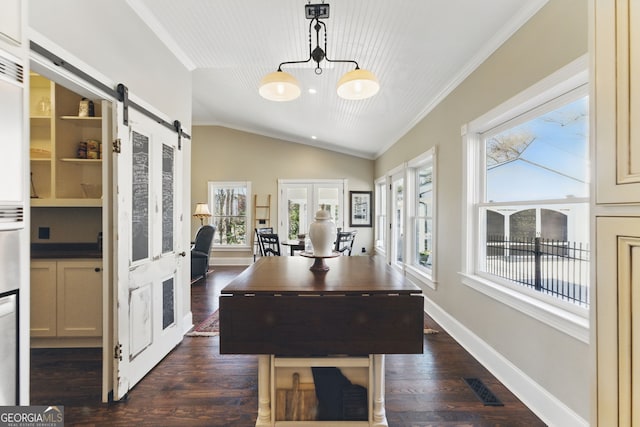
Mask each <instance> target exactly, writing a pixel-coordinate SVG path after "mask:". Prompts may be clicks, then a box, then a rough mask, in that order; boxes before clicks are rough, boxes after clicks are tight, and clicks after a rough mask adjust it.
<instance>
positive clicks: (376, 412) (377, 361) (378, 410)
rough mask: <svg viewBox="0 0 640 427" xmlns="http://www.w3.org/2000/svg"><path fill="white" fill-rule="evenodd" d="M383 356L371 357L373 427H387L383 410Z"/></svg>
mask: <svg viewBox="0 0 640 427" xmlns="http://www.w3.org/2000/svg"><path fill="white" fill-rule="evenodd" d="M384 387H385V384H384V354H374V355H373V420H372V421H373V422H372V423H371V425H372V426H373V427H388V426H389V424H388V423H387V413H386V411H385V408H384Z"/></svg>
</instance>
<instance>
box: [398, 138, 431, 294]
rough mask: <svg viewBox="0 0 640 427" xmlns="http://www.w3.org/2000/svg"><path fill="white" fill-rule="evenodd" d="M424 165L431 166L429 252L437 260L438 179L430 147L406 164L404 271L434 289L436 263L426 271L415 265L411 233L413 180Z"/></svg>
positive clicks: (413, 215)
mask: <svg viewBox="0 0 640 427" xmlns="http://www.w3.org/2000/svg"><path fill="white" fill-rule="evenodd" d="M426 164H431V173H432V195H431V198H432V204H433V212H432V217H431V245H432V249H431V252H432V253H433V254H434V259H436V260H437V247H438V246H437V245H438V239H437V236H438V232H437V229H438V227H437V224H438V223H437V211H438V200H437V188H438V178H437V173H438V172H437V167H436V165H437V149H436V147H435V146H434V147H431V148H430V149H429V150H427V151H425V152H424V153H422V154H420V155H419V156H417V157H414V158H413V159H411V160H409V161H408V162H407V165H406V168H407V173H406V178H407V179H406V184H405V186H406V187H407V190H406V193H407V195H410V196H409V197H407V198H406V202H405V208H406V215H407V220H406V221H405V236H407V245H406V246H405V247H406V254H405V257H404V258H405V260H404V261H405V271H406V272H407V274H409V275H410V276H411V277H412V278H413V279H414V280H419V281H420V282H421V283H424V284H425V285H427V286H429V287H430V288H431V289H434V290H435V289H436V284H437V280H436V277H437V276H436V271H437V261H436V262H435V263H433V264H432V266H431V268H430V269H427V268H425V267H423V266H419V265H416V264H415V262H414V261H415V246H416V245H415V243H416V242H415V233H414V232H413V230H414V227H415V217H416V196H417V195H416V188H415V180H416V170H417V169H420V168H421V167H423V166H425V165H426Z"/></svg>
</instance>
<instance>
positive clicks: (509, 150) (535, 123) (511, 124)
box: [463, 58, 590, 340]
mask: <svg viewBox="0 0 640 427" xmlns="http://www.w3.org/2000/svg"><path fill="white" fill-rule="evenodd" d="M586 63H587V61H586V58H580V59H579V60H577V61H575V62H574V63H572V64H569V65H568V66H567V67H565V68H563V69H562V70H560V71H559V72H558V73H555V74H554V75H552V76H550V77H549V78H547V79H545V80H543V81H542V82H540V83H538V84H537V85H535V86H533V87H532V88H530V89H528V90H526V91H525V92H523V93H522V94H520V95H518V96H517V97H515V98H514V99H512V100H510V101H507V102H506V103H505V104H503V105H501V106H499V107H497V108H496V109H494V110H492V111H490V112H489V113H487V114H485V115H484V116H482V117H480V118H479V119H477V120H475V121H473V122H471V123H469V124H468V125H467V126H464V127H463V134H464V142H465V144H466V168H465V172H466V173H467V176H466V179H465V181H464V182H465V183H466V188H465V194H466V200H467V209H465V228H466V230H465V235H466V239H464V241H466V242H468V247H466V248H465V252H464V253H465V257H464V265H463V277H464V278H463V282H464V283H465V284H467V285H470V286H472V287H474V288H476V289H478V290H480V291H482V292H485V293H487V294H489V295H491V296H493V297H495V298H497V299H499V300H501V301H503V302H506V303H507V304H509V305H511V306H513V307H516V308H519V309H521V310H522V311H525V312H527V313H530V314H533V315H534V316H535V317H536V318H538V319H541V320H542V319H547V321H548V323H549V324H551V325H552V326H554V327H558V328H559V329H561V330H564V331H566V332H569V333H571V334H572V335H574V336H576V337H578V338H580V339H583V340H588V330H587V329H576V328H575V323H578V324H580V326H581V327H585V326H586V325H588V323H587V317H588V310H587V309H586V308H587V307H588V304H589V212H588V211H589V191H590V186H589V129H588V122H589V120H588V118H589V111H588V108H589V99H588V90H587V85H586V81H587V80H586V79H587V73H586V69H587V66H586ZM514 291H515V292H514ZM518 295H521V296H518ZM532 306H533V307H535V308H532ZM554 307H555V308H554ZM558 310H560V311H558ZM562 310H564V311H565V314H564V315H563V320H560V321H559V320H558V318H557V316H558V313H560V312H562ZM542 312H545V313H542ZM567 312H569V313H572V314H577V315H578V317H571V316H567V315H566V313H567ZM567 319H573V320H567ZM570 323H574V324H573V325H570ZM576 331H579V332H577V335H576Z"/></svg>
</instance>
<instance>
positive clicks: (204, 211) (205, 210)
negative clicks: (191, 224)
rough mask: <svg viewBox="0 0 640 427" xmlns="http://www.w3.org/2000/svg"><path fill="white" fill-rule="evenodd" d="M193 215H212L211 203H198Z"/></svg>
mask: <svg viewBox="0 0 640 427" xmlns="http://www.w3.org/2000/svg"><path fill="white" fill-rule="evenodd" d="M193 216H196V217H207V216H211V212H210V211H209V205H208V204H206V203H198V204H197V205H196V211H195V212H194V213H193Z"/></svg>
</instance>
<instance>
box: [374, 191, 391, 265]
mask: <svg viewBox="0 0 640 427" xmlns="http://www.w3.org/2000/svg"><path fill="white" fill-rule="evenodd" d="M375 184H376V187H375V188H376V190H375V195H374V200H375V212H376V219H375V221H376V222H375V226H374V229H375V239H376V241H375V246H376V251H377V252H378V253H381V254H384V253H385V252H386V234H387V233H386V232H387V227H388V226H387V181H386V179H385V178H380V179H378V180H376V183H375Z"/></svg>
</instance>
